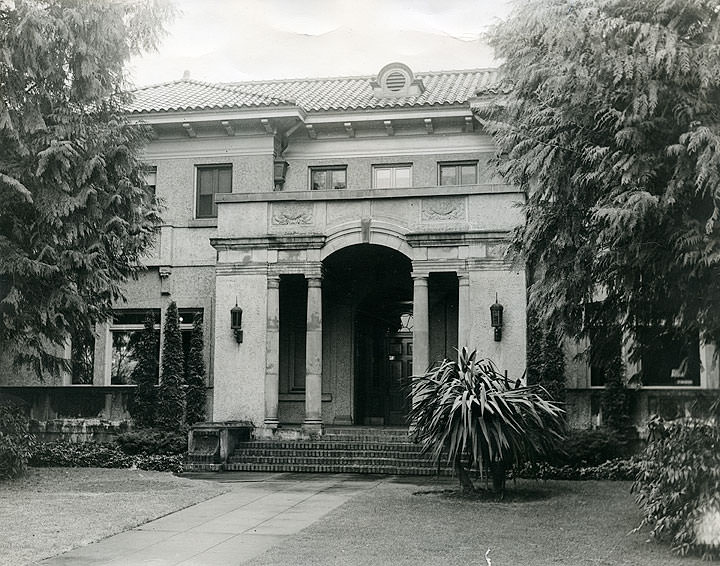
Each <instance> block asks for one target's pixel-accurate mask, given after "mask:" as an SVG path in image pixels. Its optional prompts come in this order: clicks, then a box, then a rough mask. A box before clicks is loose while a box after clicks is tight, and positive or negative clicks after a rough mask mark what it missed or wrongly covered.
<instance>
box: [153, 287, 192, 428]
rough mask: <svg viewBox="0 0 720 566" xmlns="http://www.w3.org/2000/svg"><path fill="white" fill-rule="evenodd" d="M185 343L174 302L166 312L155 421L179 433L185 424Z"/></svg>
mask: <svg viewBox="0 0 720 566" xmlns="http://www.w3.org/2000/svg"><path fill="white" fill-rule="evenodd" d="M183 374H184V371H183V344H182V333H181V332H180V319H179V316H178V310H177V305H176V304H175V301H173V302H171V303H170V305H168V308H167V311H166V312H165V326H164V330H163V347H162V371H161V373H160V387H159V388H158V404H157V413H156V422H157V424H158V426H160V427H162V428H164V429H166V430H178V429H180V428H181V427H182V425H183V423H184V417H183V415H184V411H185V392H184V385H185V380H184V379H183Z"/></svg>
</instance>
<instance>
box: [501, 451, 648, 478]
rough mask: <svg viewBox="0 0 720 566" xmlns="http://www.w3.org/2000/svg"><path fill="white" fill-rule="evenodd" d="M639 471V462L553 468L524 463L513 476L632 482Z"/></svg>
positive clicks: (546, 465)
mask: <svg viewBox="0 0 720 566" xmlns="http://www.w3.org/2000/svg"><path fill="white" fill-rule="evenodd" d="M639 471H640V460H639V459H638V457H632V458H629V459H627V460H623V459H616V460H608V461H607V462H603V463H602V464H598V465H595V466H568V465H564V466H553V465H552V464H548V463H547V462H526V463H524V464H522V465H520V466H518V467H517V468H516V469H515V470H514V471H513V475H514V476H516V477H520V478H527V479H537V480H573V481H584V480H612V481H632V480H634V479H635V478H636V477H637V474H638V472H639Z"/></svg>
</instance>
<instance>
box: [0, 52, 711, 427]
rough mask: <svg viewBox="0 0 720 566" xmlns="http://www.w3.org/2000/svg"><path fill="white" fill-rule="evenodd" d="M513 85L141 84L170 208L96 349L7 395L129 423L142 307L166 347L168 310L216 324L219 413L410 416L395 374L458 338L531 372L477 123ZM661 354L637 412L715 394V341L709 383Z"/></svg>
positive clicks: (478, 81)
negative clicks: (62, 371) (480, 111)
mask: <svg viewBox="0 0 720 566" xmlns="http://www.w3.org/2000/svg"><path fill="white" fill-rule="evenodd" d="M500 94H501V93H499V90H498V85H497V78H496V73H495V71H494V70H492V69H479V70H464V71H442V72H423V73H420V72H417V73H416V72H413V70H411V69H410V68H408V67H407V66H406V65H404V64H401V63H391V64H389V65H387V66H385V67H383V68H382V69H380V70H379V72H378V73H377V75H374V76H365V77H337V78H323V79H287V80H272V81H270V80H268V81H258V82H238V83H221V84H210V83H205V82H200V81H197V80H193V79H191V78H189V77H188V76H185V77H184V78H182V79H180V80H177V81H173V82H169V83H164V84H159V85H154V86H149V87H145V88H140V89H138V90H136V91H135V92H134V101H133V103H132V105H131V107H130V111H129V112H130V114H129V116H130V119H131V120H132V121H135V122H137V123H142V124H146V125H148V126H149V127H150V128H151V129H152V134H153V138H152V140H151V141H150V143H149V144H148V146H147V148H146V152H145V161H146V162H147V163H148V165H149V166H150V168H149V169H148V173H147V175H148V177H147V178H148V183H149V184H150V185H151V186H153V187H154V189H155V196H156V198H157V199H159V201H160V202H161V203H162V205H163V206H164V212H163V224H162V226H161V228H160V230H159V234H158V239H157V242H156V245H155V247H154V249H153V251H152V255H151V256H149V257H148V258H147V260H146V265H147V269H146V270H145V271H144V272H143V273H142V274H141V275H140V276H139V278H138V279H137V280H136V281H131V282H129V283H128V285H127V289H126V301H125V302H120V303H118V304H117V305H116V310H115V316H114V318H113V320H111V321H108V322H107V323H106V324H103V325H99V326H98V327H97V329H96V332H95V336H94V339H93V340H92V341H91V343H90V344H89V346H87V347H86V348H84V349H83V348H81V347H77V346H76V345H71V344H69V345H68V348H67V355H68V356H69V357H71V358H72V357H82V358H83V359H84V360H85V361H86V363H73V364H72V367H73V371H71V372H69V373H68V374H67V375H65V376H63V377H62V378H61V379H60V380H59V381H57V382H52V381H50V380H49V379H48V380H46V381H45V382H42V383H41V382H35V381H34V380H33V379H32V378H31V377H30V376H28V375H24V374H18V373H16V372H12V371H9V370H7V369H0V396H12V397H15V398H20V399H22V400H23V401H24V402H26V403H27V404H28V405H29V406H30V407H31V408H32V415H33V417H34V418H35V419H38V420H49V419H54V418H72V417H102V418H103V419H106V420H115V421H117V420H123V419H125V418H127V409H126V407H127V400H128V397H129V395H130V392H131V391H132V388H133V387H134V386H133V385H132V384H131V383H130V382H129V380H128V378H129V374H130V372H131V371H132V368H133V367H134V364H135V363H136V362H135V360H134V358H133V355H134V354H133V351H132V347H131V346H132V343H133V336H136V334H137V333H138V332H140V331H141V330H142V329H143V321H144V320H145V319H146V318H147V316H148V315H150V316H152V317H153V318H154V319H155V321H156V329H157V332H158V334H159V335H160V341H161V342H162V331H161V329H162V328H163V322H164V320H163V318H164V316H165V311H166V308H167V306H168V304H169V303H170V302H171V301H175V302H176V304H177V306H178V309H179V313H180V317H181V330H182V331H183V333H184V337H185V341H186V342H188V340H187V337H188V336H189V330H190V329H191V328H192V321H193V317H195V316H196V315H201V316H202V319H203V322H204V331H205V360H206V368H207V379H208V383H207V385H208V410H207V418H208V420H209V421H210V420H211V421H250V422H252V423H253V424H254V426H255V427H256V428H257V429H263V430H265V431H266V432H268V433H272V431H274V430H275V429H278V428H281V429H282V428H283V427H286V428H287V427H290V428H296V429H302V430H305V431H307V432H310V433H313V432H317V431H320V430H321V429H322V427H323V426H327V425H373V426H380V425H384V426H396V425H403V424H405V423H406V416H407V411H408V401H407V392H406V391H405V389H404V388H403V386H402V384H403V380H404V379H405V378H407V377H408V376H410V375H412V374H413V372H422V371H424V370H425V369H426V368H428V367H429V366H430V365H431V364H432V363H433V362H434V361H436V360H438V359H441V358H444V357H450V358H454V357H456V355H457V349H458V348H462V347H464V346H466V347H468V348H470V349H477V350H478V353H479V354H480V355H481V356H483V357H487V358H490V359H492V360H493V361H494V362H495V364H496V365H497V366H498V368H499V369H500V371H501V372H505V373H506V374H507V376H508V377H509V378H511V379H512V380H515V379H518V378H524V371H525V367H526V288H527V280H526V273H525V269H524V267H523V266H522V265H519V264H517V263H513V262H512V261H510V260H509V259H508V258H507V257H506V255H505V252H506V247H507V241H508V238H509V234H510V232H511V230H512V229H513V228H514V227H515V226H517V225H518V224H520V223H522V221H523V217H522V211H521V208H520V206H519V205H521V204H522V203H523V202H524V200H525V194H524V193H523V191H522V190H520V189H519V188H517V187H514V186H511V185H507V184H505V182H504V181H503V180H502V179H501V178H499V177H497V176H496V175H495V173H494V172H493V168H492V166H491V165H490V163H489V162H490V161H491V160H492V158H493V157H495V153H496V149H495V146H494V144H493V141H492V139H491V137H490V136H489V135H488V134H487V133H486V132H485V131H484V129H483V126H482V123H481V122H480V121H479V120H478V119H477V117H476V115H475V113H474V109H476V108H478V107H479V106H481V105H483V104H486V103H487V102H488V101H489V100H492V99H493V97H496V96H499V95H500ZM495 304H498V305H501V306H502V316H501V319H500V320H497V318H495V319H493V318H491V306H493V305H495ZM495 309H496V310H498V307H495ZM583 349H584V346H583V345H581V344H578V345H575V344H573V345H570V346H568V348H567V351H568V356H567V387H568V395H567V398H568V413H569V414H570V418H571V423H572V424H573V425H574V426H578V427H587V426H591V425H593V424H597V423H598V422H600V420H601V415H600V408H599V399H600V395H601V393H602V389H603V383H602V379H601V377H598V374H597V372H593V368H590V367H589V366H588V365H587V364H586V363H584V362H583V361H581V359H580V358H578V357H577V356H575V354H577V353H579V352H581V351H582V350H583ZM663 355H664V356H665V358H663V359H662V360H661V361H662V363H655V366H657V367H656V368H655V366H653V367H654V368H655V370H654V371H655V373H654V374H653V375H654V377H653V378H652V379H650V380H648V381H646V382H645V383H646V385H644V386H643V390H642V395H641V396H640V397H639V402H638V407H637V408H636V410H637V415H636V417H637V420H638V422H640V421H641V420H642V418H644V417H645V416H646V415H647V414H648V413H650V412H663V411H665V412H666V413H668V414H670V413H673V412H675V413H677V412H678V411H680V412H682V411H684V410H685V409H686V408H687V407H688V405H689V404H691V403H693V402H695V400H696V399H697V397H698V395H699V396H702V393H703V392H704V391H708V390H717V389H718V388H720V384H719V382H718V368H717V365H714V364H713V357H714V348H713V347H712V346H710V345H704V344H700V345H698V356H699V360H700V363H699V364H698V371H697V375H689V374H687V372H686V373H679V372H678V370H677V367H679V366H680V365H681V364H680V363H679V362H678V361H677V360H676V359H673V357H672V356H673V351H672V348H669V349H667V348H666V349H665V351H664V354H663ZM158 356H160V350H159V351H158ZM676 357H677V356H676ZM655 362H658V360H655ZM648 363H650V362H648ZM648 367H649V366H648Z"/></svg>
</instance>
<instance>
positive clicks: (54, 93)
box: [0, 0, 171, 376]
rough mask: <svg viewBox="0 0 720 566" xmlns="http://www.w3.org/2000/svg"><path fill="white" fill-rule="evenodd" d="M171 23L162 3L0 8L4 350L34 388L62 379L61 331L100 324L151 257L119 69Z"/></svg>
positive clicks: (149, 211)
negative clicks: (30, 375)
mask: <svg viewBox="0 0 720 566" xmlns="http://www.w3.org/2000/svg"><path fill="white" fill-rule="evenodd" d="M170 12H171V9H170V8H168V7H167V6H165V5H164V4H163V3H162V1H161V0H158V1H156V2H107V1H104V0H87V1H82V2H79V1H77V0H23V1H21V2H20V1H18V2H0V46H2V49H0V202H1V203H2V205H1V206H0V351H2V352H3V354H10V355H11V356H12V357H13V358H14V360H15V361H16V363H17V364H19V365H27V366H30V367H31V368H33V369H34V370H35V372H36V373H37V374H38V375H39V376H42V375H43V374H44V373H46V372H49V373H55V374H57V372H58V371H59V370H60V369H61V367H62V365H63V364H62V361H61V359H60V358H59V357H57V355H54V352H55V353H57V351H58V350H59V351H60V352H61V351H62V346H63V344H64V341H65V339H66V336H68V334H69V333H70V332H71V331H73V330H78V329H82V328H85V329H92V328H93V325H94V323H95V322H98V321H102V320H106V319H107V318H108V317H109V315H110V309H111V304H112V302H113V300H116V299H118V298H120V297H121V296H122V284H123V282H124V281H125V280H126V279H127V278H128V277H130V276H131V275H132V274H133V273H134V272H135V271H136V270H137V269H138V265H139V262H140V260H141V258H142V257H143V255H144V254H145V253H146V251H147V250H148V247H149V246H150V245H151V244H152V241H153V238H154V233H155V229H156V226H157V224H158V222H159V217H158V209H157V206H156V205H155V204H154V203H153V201H152V198H151V195H150V193H149V192H148V190H147V186H146V184H145V182H144V180H143V171H142V163H141V161H140V159H139V155H140V151H141V149H142V147H143V144H144V143H145V141H146V132H145V131H144V130H143V129H141V128H138V127H135V126H130V125H129V124H128V122H127V120H126V119H125V117H124V110H123V108H124V107H125V104H126V102H127V101H128V98H127V95H124V94H123V90H124V89H126V88H127V86H128V85H127V83H126V81H125V70H124V65H125V63H126V62H127V61H128V59H129V58H130V56H131V55H134V54H137V53H140V52H141V51H143V50H146V49H149V48H153V47H154V46H155V44H156V42H157V39H158V36H159V34H160V33H161V31H162V25H163V22H164V21H166V20H167V17H168V16H169V15H170ZM53 346H55V348H53Z"/></svg>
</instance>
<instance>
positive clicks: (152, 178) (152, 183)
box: [145, 167, 157, 198]
mask: <svg viewBox="0 0 720 566" xmlns="http://www.w3.org/2000/svg"><path fill="white" fill-rule="evenodd" d="M145 183H147V186H148V190H149V192H150V195H151V196H152V197H153V198H155V188H156V187H157V167H147V168H146V169H145Z"/></svg>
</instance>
